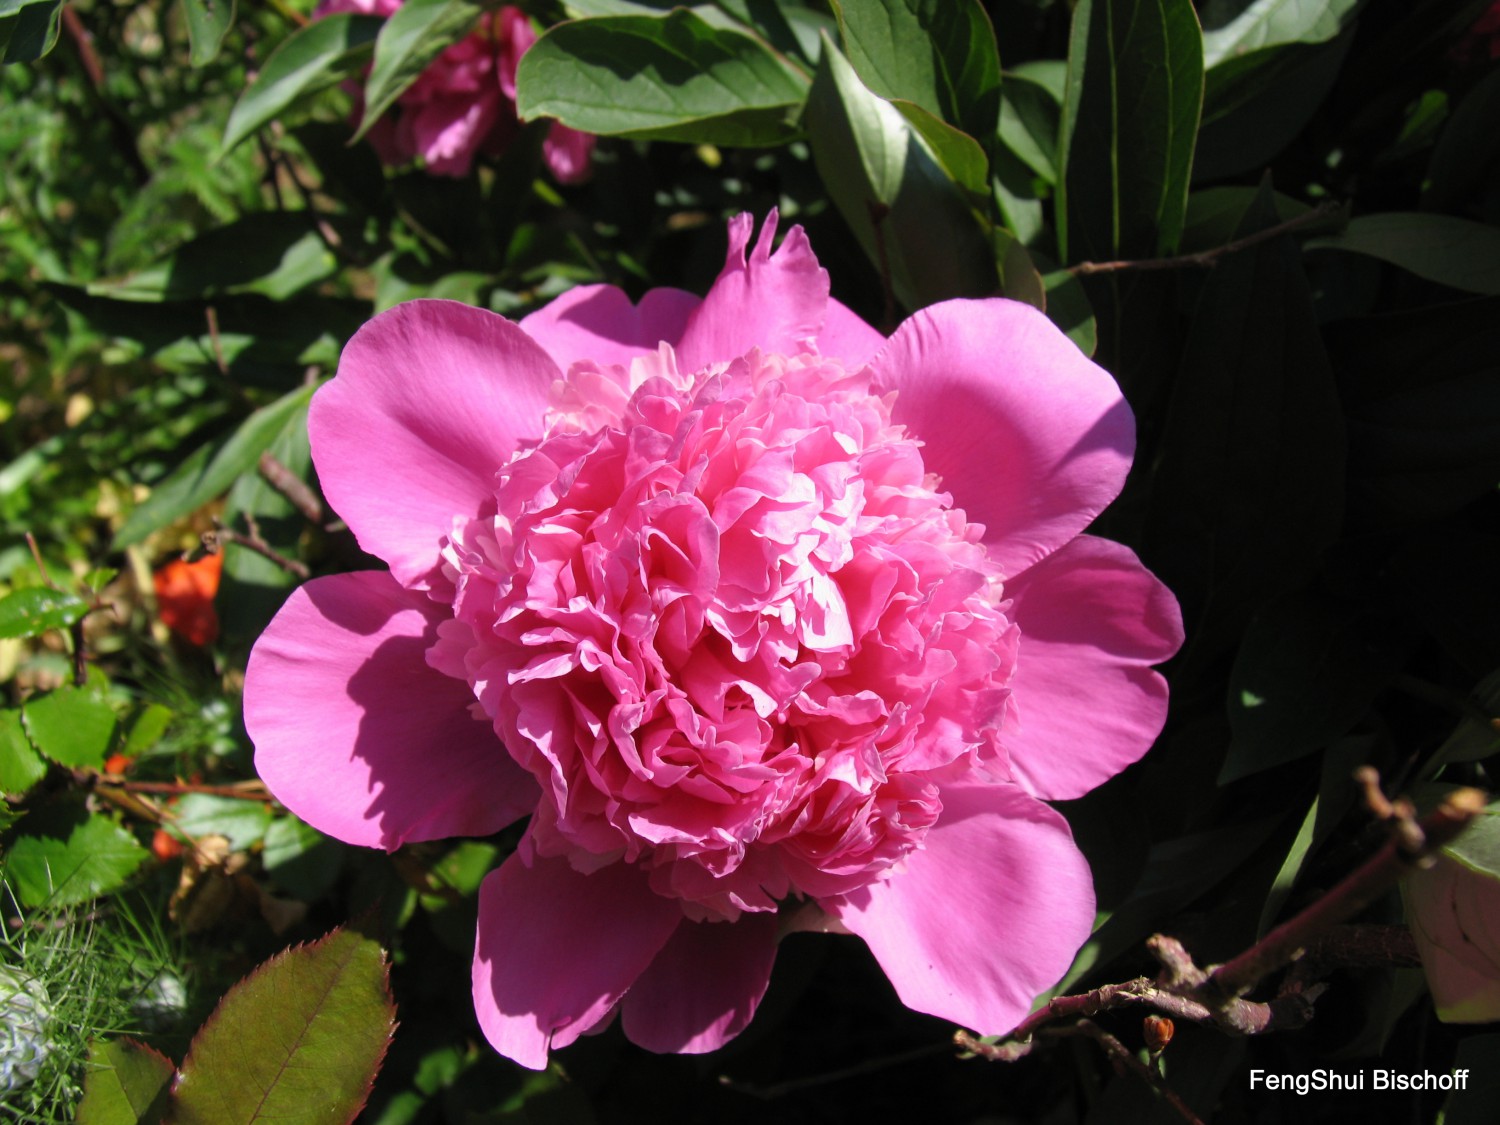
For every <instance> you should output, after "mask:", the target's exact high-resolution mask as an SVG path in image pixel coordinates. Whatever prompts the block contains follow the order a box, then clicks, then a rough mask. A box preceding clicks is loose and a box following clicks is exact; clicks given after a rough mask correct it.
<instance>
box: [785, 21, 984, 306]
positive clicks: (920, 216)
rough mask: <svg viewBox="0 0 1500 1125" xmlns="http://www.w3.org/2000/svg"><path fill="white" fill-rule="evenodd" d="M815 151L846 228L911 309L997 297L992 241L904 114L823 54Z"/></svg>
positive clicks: (829, 50) (816, 84)
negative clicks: (955, 300) (951, 299)
mask: <svg viewBox="0 0 1500 1125" xmlns="http://www.w3.org/2000/svg"><path fill="white" fill-rule="evenodd" d="M803 123H804V125H805V127H806V129H807V135H808V142H809V144H810V145H811V147H812V153H813V160H814V162H815V164H816V165H817V168H818V174H819V175H820V176H821V177H822V178H823V182H824V184H825V185H826V187H827V190H828V194H829V195H830V196H831V197H832V199H833V201H834V203H835V204H836V205H837V207H838V209H839V211H840V213H841V214H842V215H843V216H844V221H845V222H847V223H848V224H849V226H850V227H851V228H852V229H853V231H854V233H855V236H856V237H857V238H858V239H859V242H860V245H862V246H863V247H864V249H865V253H866V254H868V255H869V258H870V261H871V262H872V263H874V264H875V265H876V268H884V266H883V263H885V264H888V266H889V270H890V278H891V285H892V288H893V289H894V290H895V294H896V296H897V298H898V299H899V300H900V301H901V302H902V303H903V304H904V305H906V306H907V307H908V308H914V309H915V308H921V307H923V306H925V305H929V304H932V303H933V302H935V301H941V300H946V299H947V298H949V297H961V296H966V297H978V296H982V295H985V294H988V293H992V292H994V290H995V287H996V275H995V262H994V258H993V257H992V256H991V254H990V253H989V249H988V241H989V240H988V235H987V232H986V230H985V228H984V227H983V225H982V224H981V222H980V220H979V219H978V218H977V217H976V216H975V215H974V213H973V211H972V210H971V209H970V207H969V205H968V201H967V199H966V197H965V195H964V193H963V191H962V189H961V188H960V187H959V185H958V184H956V183H955V182H954V181H953V180H952V179H950V178H949V176H948V174H947V173H946V172H945V171H944V170H943V168H942V166H941V165H940V164H939V162H938V161H937V160H936V159H935V158H934V156H933V155H932V152H931V150H930V149H929V148H928V146H927V144H926V143H925V142H924V140H923V139H922V136H921V134H920V133H919V132H918V131H917V130H916V129H915V128H914V127H913V126H912V125H911V124H910V122H908V120H907V118H906V117H905V116H904V115H903V114H902V112H901V110H900V109H898V108H897V107H895V106H893V105H892V104H891V103H890V102H888V101H886V100H885V99H884V98H881V97H878V96H877V95H875V94H873V93H871V92H870V91H869V90H868V89H866V88H865V86H864V84H863V83H862V82H861V81H860V79H859V75H857V74H856V73H855V72H854V68H853V67H851V66H850V65H849V64H848V62H846V61H845V60H844V57H843V55H841V54H840V53H839V51H838V48H837V47H835V46H834V45H833V44H832V43H825V44H824V45H823V54H822V57H821V59H820V60H819V62H818V71H817V74H816V75H815V76H814V78H813V86H812V91H811V92H810V93H809V95H808V99H807V111H806V115H805V117H804V122H803Z"/></svg>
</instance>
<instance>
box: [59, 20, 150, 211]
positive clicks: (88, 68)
mask: <svg viewBox="0 0 1500 1125" xmlns="http://www.w3.org/2000/svg"><path fill="white" fill-rule="evenodd" d="M62 25H63V30H64V31H66V32H67V33H68V39H69V41H70V42H71V43H72V44H73V50H74V51H75V52H77V54H78V62H79V64H80V65H81V66H82V67H83V73H84V75H85V76H86V77H87V78H88V80H89V96H90V97H92V98H93V100H94V102H95V103H96V104H97V105H98V106H99V108H100V110H101V111H102V112H103V113H104V116H105V117H107V118H108V119H109V124H110V130H111V132H113V133H114V139H115V147H116V148H118V149H119V150H120V153H121V154H122V155H123V156H124V157H125V162H126V163H127V164H129V165H130V167H131V170H132V171H134V172H135V174H136V176H137V177H138V178H139V179H140V181H141V183H145V182H146V181H147V180H149V179H150V178H151V169H150V168H148V167H147V166H146V161H145V160H144V159H143V158H142V156H141V150H140V147H139V146H138V145H137V144H136V140H135V130H134V129H133V128H131V125H130V122H129V121H128V120H126V118H125V115H124V114H123V113H121V112H120V109H119V107H118V106H116V105H115V104H114V102H112V101H111V100H110V97H109V92H108V90H107V88H106V86H105V82H104V64H103V62H101V61H100V59H99V52H98V51H96V50H94V36H93V33H92V32H90V31H89V30H88V28H86V27H84V26H83V21H82V20H81V19H79V18H78V13H77V12H75V11H74V10H73V5H71V4H64V5H63V9H62Z"/></svg>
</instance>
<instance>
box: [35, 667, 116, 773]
mask: <svg viewBox="0 0 1500 1125" xmlns="http://www.w3.org/2000/svg"><path fill="white" fill-rule="evenodd" d="M21 713H22V715H23V716H24V718H25V722H26V733H27V734H28V735H30V736H31V741H32V744H33V745H34V746H36V748H37V749H38V750H40V751H41V752H42V753H43V754H45V755H46V756H47V757H49V758H51V759H52V760H53V761H54V762H57V763H58V764H59V765H64V766H69V767H73V768H81V767H86V768H91V769H98V768H99V767H100V766H102V765H103V764H104V756H105V755H106V754H107V753H109V747H110V743H111V742H112V741H113V740H114V735H115V712H114V708H113V707H111V706H110V705H109V700H108V699H106V698H105V696H104V692H103V691H102V690H100V687H99V685H97V684H94V683H90V684H87V685H85V686H83V687H74V686H72V685H71V684H69V685H66V686H64V687H60V688H54V689H53V690H52V691H49V692H43V693H40V694H38V695H33V696H32V697H31V698H30V699H28V700H27V701H26V702H25V703H24V704H23V705H22V708H21Z"/></svg>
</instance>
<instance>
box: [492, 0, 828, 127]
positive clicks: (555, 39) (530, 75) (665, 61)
mask: <svg viewBox="0 0 1500 1125" xmlns="http://www.w3.org/2000/svg"><path fill="white" fill-rule="evenodd" d="M516 83H517V93H516V97H517V109H518V111H519V113H520V115H521V116H522V118H524V119H526V120H530V119H531V118H533V117H555V118H557V119H558V120H560V121H562V122H563V123H564V124H566V125H571V126H572V127H573V128H575V129H582V130H584V131H585V132H589V133H599V134H607V135H612V136H626V137H638V138H641V139H643V140H666V141H687V142H691V143H709V144H731V145H766V144H777V143H780V142H781V141H785V140H789V139H791V137H792V136H794V135H795V132H794V130H793V128H792V126H791V125H790V123H789V122H790V118H791V117H792V115H793V112H794V111H795V108H796V107H797V106H798V105H799V104H801V102H802V100H803V98H804V97H805V95H806V94H807V87H806V85H805V81H804V80H803V79H802V78H801V76H800V75H798V74H797V73H796V72H795V71H794V70H792V69H791V68H790V67H789V66H788V65H787V64H786V63H784V62H783V61H782V60H780V59H779V58H777V57H776V55H774V54H773V53H772V52H771V51H770V50H768V49H767V48H766V46H765V45H764V44H762V43H761V42H760V41H759V40H758V39H753V38H751V37H750V36H748V35H744V34H741V33H740V32H736V31H729V30H725V29H722V28H716V27H713V26H711V25H710V24H709V23H707V22H706V21H704V20H703V19H700V18H699V17H698V16H696V15H694V14H693V13H692V12H689V11H684V10H678V11H674V12H672V13H671V14H670V15H667V16H664V17H660V18H653V17H646V16H606V17H602V18H598V19H585V20H577V21H575V22H573V23H564V24H559V25H558V26H556V27H554V28H552V29H551V30H550V31H548V32H547V34H545V35H543V36H542V37H541V38H540V39H538V40H537V41H536V43H535V44H534V45H533V46H532V47H531V49H530V50H528V51H527V52H526V54H525V56H524V57H523V58H522V59H521V65H520V70H519V74H518V76H517V79H516Z"/></svg>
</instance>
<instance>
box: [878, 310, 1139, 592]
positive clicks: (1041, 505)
mask: <svg viewBox="0 0 1500 1125" xmlns="http://www.w3.org/2000/svg"><path fill="white" fill-rule="evenodd" d="M870 369H871V372H872V375H873V377H874V385H875V386H876V387H878V388H880V389H883V390H897V391H900V397H899V398H898V399H897V400H896V406H895V411H894V417H895V420H896V421H897V422H900V423H902V424H904V425H905V426H906V427H907V428H908V430H909V431H910V432H911V433H912V434H913V435H914V436H915V437H917V438H920V439H921V440H922V441H924V442H926V443H927V447H926V449H925V450H924V452H923V457H924V459H925V461H926V463H927V467H928V468H929V469H930V470H932V471H933V472H935V473H937V474H939V475H940V476H941V477H942V478H943V485H944V487H945V488H946V489H947V490H948V491H949V492H951V493H952V494H953V502H954V504H955V506H957V507H960V508H962V509H964V511H965V512H966V513H967V514H968V517H969V519H970V520H973V521H977V522H979V523H983V524H984V525H985V543H986V545H987V546H988V547H989V549H990V553H991V555H993V556H994V557H995V559H996V560H997V561H998V562H999V563H1000V564H1001V566H1002V567H1003V568H1004V569H1005V572H1006V573H1007V574H1012V575H1014V574H1019V573H1020V572H1021V571H1022V570H1025V569H1026V568H1027V567H1028V566H1030V565H1031V564H1032V563H1034V562H1036V561H1037V560H1038V559H1041V558H1044V557H1046V556H1047V555H1048V554H1050V553H1051V552H1053V551H1055V550H1057V548H1059V547H1061V546H1062V545H1063V544H1064V543H1066V542H1067V541H1068V540H1070V539H1072V538H1073V537H1074V536H1075V535H1077V534H1078V533H1079V532H1080V531H1082V530H1083V529H1084V527H1086V526H1087V525H1088V523H1089V521H1090V520H1092V519H1093V518H1094V516H1096V515H1097V514H1098V513H1099V512H1100V511H1101V510H1102V509H1103V508H1104V506H1105V505H1106V504H1108V503H1109V502H1110V501H1111V500H1113V499H1114V498H1115V496H1116V495H1118V494H1119V491H1120V488H1121V487H1122V486H1123V485H1124V483H1125V474H1126V473H1127V472H1128V471H1129V470H1130V458H1131V454H1132V452H1133V450H1134V448H1135V419H1134V417H1133V416H1132V415H1131V413H1130V407H1128V406H1127V405H1126V404H1125V400H1124V399H1123V398H1122V397H1121V396H1120V389H1119V387H1117V386H1116V385H1115V381H1114V379H1113V378H1111V377H1110V375H1109V373H1108V372H1106V371H1104V370H1103V369H1102V368H1100V367H1098V366H1096V365H1095V364H1094V363H1092V362H1091V361H1090V360H1089V359H1088V357H1087V356H1085V355H1084V354H1083V353H1082V352H1081V351H1079V350H1078V348H1077V347H1076V346H1075V345H1074V344H1073V342H1072V341H1071V340H1069V339H1068V338H1067V337H1066V336H1064V335H1063V334H1062V333H1061V332H1060V331H1059V330H1058V329H1057V328H1056V327H1055V326H1054V325H1053V324H1052V322H1051V321H1049V320H1048V319H1047V318H1046V317H1045V316H1043V315H1042V314H1041V313H1039V312H1037V311H1036V309H1034V308H1032V307H1031V306H1030V305H1023V304H1021V303H1019V302H1016V301H1007V300H1003V299H999V298H996V299H993V300H985V301H945V302H943V303H942V304H939V305H933V306H932V307H931V308H928V309H924V310H922V311H921V312H919V313H917V314H916V315H914V316H912V317H910V318H909V319H907V320H906V321H905V322H904V323H903V324H902V325H901V327H900V328H898V329H896V332H895V334H894V335H893V336H892V337H891V340H890V343H889V344H887V345H886V347H885V348H884V349H883V350H882V351H881V352H880V353H879V354H878V355H877V356H876V357H875V358H874V360H873V361H871V364H870Z"/></svg>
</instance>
